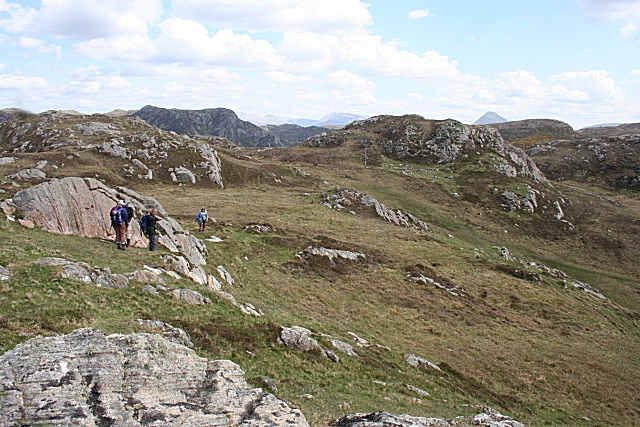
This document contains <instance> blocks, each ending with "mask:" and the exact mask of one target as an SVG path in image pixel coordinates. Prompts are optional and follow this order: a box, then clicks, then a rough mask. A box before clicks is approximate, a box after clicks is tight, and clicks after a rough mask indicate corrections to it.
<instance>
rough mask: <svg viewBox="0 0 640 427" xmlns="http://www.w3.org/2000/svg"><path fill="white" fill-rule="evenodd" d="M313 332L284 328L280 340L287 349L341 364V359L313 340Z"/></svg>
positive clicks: (299, 328) (303, 329) (293, 327)
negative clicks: (311, 354) (315, 355)
mask: <svg viewBox="0 0 640 427" xmlns="http://www.w3.org/2000/svg"><path fill="white" fill-rule="evenodd" d="M310 335H312V332H311V331H310V330H308V329H306V328H303V327H301V326H292V327H290V328H285V327H283V328H282V331H280V336H279V340H280V341H281V342H282V343H283V344H284V345H286V346H287V347H289V348H291V349H293V350H296V351H301V352H305V353H314V354H317V355H320V356H323V357H326V358H328V359H330V360H332V361H334V362H339V361H340V358H339V357H338V356H337V355H336V354H335V353H334V352H333V351H331V350H325V349H323V348H322V347H320V344H318V341H316V340H315V339H313V338H311V336H310Z"/></svg>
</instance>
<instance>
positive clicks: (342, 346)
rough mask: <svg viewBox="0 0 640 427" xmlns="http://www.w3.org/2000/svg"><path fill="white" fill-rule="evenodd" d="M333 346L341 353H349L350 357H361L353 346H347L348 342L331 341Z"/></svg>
mask: <svg viewBox="0 0 640 427" xmlns="http://www.w3.org/2000/svg"><path fill="white" fill-rule="evenodd" d="M331 344H333V346H334V347H335V348H337V349H338V350H340V351H341V352H343V353H347V354H348V355H349V356H353V357H360V356H358V353H356V351H355V350H354V349H353V346H352V345H351V344H347V343H346V342H343V341H339V340H331Z"/></svg>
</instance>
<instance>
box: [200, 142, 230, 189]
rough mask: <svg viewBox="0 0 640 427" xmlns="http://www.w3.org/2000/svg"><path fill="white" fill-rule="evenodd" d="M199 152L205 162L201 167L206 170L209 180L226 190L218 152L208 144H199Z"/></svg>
mask: <svg viewBox="0 0 640 427" xmlns="http://www.w3.org/2000/svg"><path fill="white" fill-rule="evenodd" d="M198 152H199V153H200V156H201V157H202V158H203V159H204V161H203V162H201V163H200V166H201V167H202V168H204V170H205V173H206V174H207V176H208V177H209V179H210V180H211V181H213V182H215V183H216V184H218V185H219V186H220V187H223V188H224V184H223V183H222V163H221V162H220V158H219V157H218V152H217V151H215V150H213V149H212V148H211V147H209V146H208V145H207V144H202V143H200V144H198Z"/></svg>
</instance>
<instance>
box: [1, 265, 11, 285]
mask: <svg viewBox="0 0 640 427" xmlns="http://www.w3.org/2000/svg"><path fill="white" fill-rule="evenodd" d="M11 276H12V275H11V272H10V271H9V269H8V268H5V267H3V266H1V265H0V282H4V281H6V280H10V279H11Z"/></svg>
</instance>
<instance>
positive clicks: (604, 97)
mask: <svg viewBox="0 0 640 427" xmlns="http://www.w3.org/2000/svg"><path fill="white" fill-rule="evenodd" d="M551 80H552V81H554V82H559V83H561V84H562V86H564V87H565V88H567V89H569V90H579V91H583V92H586V93H588V94H589V98H588V99H589V100H590V101H592V102H598V103H619V102H622V101H624V99H625V95H624V91H623V90H622V89H621V88H619V87H617V86H616V85H615V82H614V80H613V79H612V78H610V77H609V76H608V73H607V72H606V71H604V70H594V71H586V72H584V71H575V72H567V73H561V74H558V75H556V76H553V77H551Z"/></svg>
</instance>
